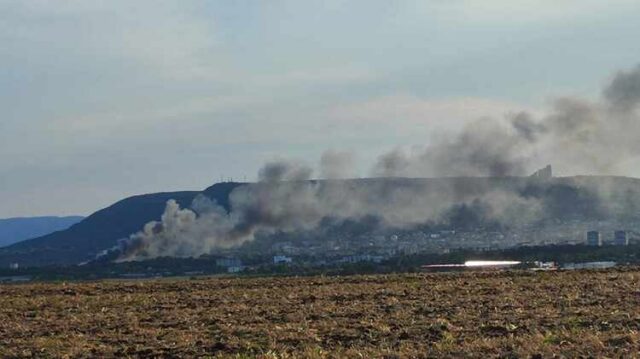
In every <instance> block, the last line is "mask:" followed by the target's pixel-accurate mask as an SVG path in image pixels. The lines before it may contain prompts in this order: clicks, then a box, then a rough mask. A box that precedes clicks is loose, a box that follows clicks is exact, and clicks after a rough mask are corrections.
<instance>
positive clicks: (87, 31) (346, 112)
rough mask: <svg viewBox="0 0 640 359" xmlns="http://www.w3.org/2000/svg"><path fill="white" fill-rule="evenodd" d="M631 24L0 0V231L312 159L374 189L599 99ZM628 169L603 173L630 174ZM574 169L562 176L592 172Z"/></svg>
mask: <svg viewBox="0 0 640 359" xmlns="http://www.w3.org/2000/svg"><path fill="white" fill-rule="evenodd" d="M480 4H481V5H480ZM638 14H640V4H639V3H638V2H637V1H622V0H621V1H610V2H601V1H568V0H567V1H553V2H552V1H519V2H517V4H514V2H509V1H483V2H479V1H478V2H472V1H394V2H389V1H373V0H367V1H339V0H334V1H323V2H317V3H311V2H300V1H270V2H249V1H233V2H231V1H208V2H207V1H136V2H135V3H133V2H128V1H90V2H89V1H80V0H77V1H65V2H63V1H57V2H53V1H28V2H25V1H18V0H16V1H10V0H0V108H1V109H2V113H1V115H0V196H1V198H2V199H3V200H2V201H1V202H0V217H11V216H32V215H46V214H55V215H66V214H89V213H91V212H93V211H94V210H96V209H99V208H101V207H104V206H106V205H108V204H110V203H112V202H114V201H117V200H119V199H121V198H123V197H125V196H128V195H133V194H139V193H148V192H156V191H170V190H186V189H194V190H199V189H203V188H205V187H206V186H208V185H210V184H212V183H213V182H216V181H219V180H220V178H221V177H223V178H225V179H226V178H234V179H237V180H243V179H245V178H246V180H255V179H256V175H257V173H258V168H260V167H261V166H262V164H263V163H264V162H265V161H270V160H273V159H279V158H293V159H297V160H300V161H303V162H307V163H311V164H317V163H318V162H319V160H320V159H321V158H322V159H323V161H320V165H319V166H318V167H321V171H319V172H318V173H324V172H331V171H330V170H331V168H329V169H328V170H327V171H324V169H322V167H323V166H324V164H325V163H326V161H324V159H326V158H331V157H332V156H331V154H334V155H335V154H336V153H338V154H339V153H348V154H349V156H348V157H349V158H351V157H353V158H354V159H356V160H350V161H347V162H346V164H345V163H344V162H340V163H341V168H342V169H341V170H340V171H339V172H340V173H344V170H345V169H347V170H350V171H351V173H350V175H351V176H367V175H370V174H371V172H370V170H371V168H373V167H376V164H377V163H379V158H378V156H379V155H381V154H385V153H395V152H394V150H396V149H398V148H409V147H410V146H412V145H425V144H430V143H432V142H433V141H434V139H435V138H439V137H440V134H442V133H458V132H461V131H463V130H464V129H465V128H468V127H465V126H466V125H467V124H468V123H470V122H473V121H475V120H477V119H479V118H488V117H490V118H504V117H505V116H506V117H508V116H511V115H513V114H515V113H519V112H520V111H526V113H527V114H531V115H533V116H539V117H541V118H544V117H545V116H546V114H547V113H548V112H549V111H550V110H549V108H550V107H552V105H551V102H552V99H554V98H556V97H558V96H563V97H564V96H570V97H572V98H573V97H575V98H581V99H587V100H590V101H596V102H597V101H600V100H599V99H600V98H601V97H602V92H603V89H606V88H608V87H607V86H609V85H608V84H610V83H611V81H612V80H613V79H614V78H615V76H616V74H619V72H620V71H633V69H636V66H637V64H638V63H639V62H640V47H638V46H635V43H636V42H637V39H638V36H639V35H640V22H638V21H637V18H638ZM628 73H630V72H628ZM609 100H610V99H609ZM551 112H553V110H551ZM627 140H628V141H631V140H632V139H629V138H627ZM327 149H331V150H332V151H333V152H329V153H327V152H325V151H326V150H327ZM635 154H636V152H634V151H631V152H630V154H629V156H627V157H626V158H625V161H626V162H624V163H627V164H629V163H632V160H633V159H634V157H633V156H634V155H635ZM543 155H544V154H543ZM333 157H339V158H344V156H333ZM547 159H548V158H545V157H544V156H542V157H541V159H540V161H539V162H540V163H539V164H540V165H545V164H546V163H545V160H547ZM533 163H534V164H536V163H537V162H536V161H533ZM624 163H621V165H620V166H616V167H612V168H607V169H606V173H607V174H616V175H629V176H638V175H640V172H638V170H637V169H636V168H634V167H633V166H630V165H627V166H625V165H624ZM569 165H570V164H567V165H566V166H555V170H556V173H557V174H559V175H563V174H565V175H570V174H577V173H576V171H578V169H582V168H583V167H580V168H572V167H571V166H569ZM528 169H529V168H527V170H528ZM602 172H604V170H601V169H599V168H594V170H593V173H596V174H602ZM410 174H411V173H410Z"/></svg>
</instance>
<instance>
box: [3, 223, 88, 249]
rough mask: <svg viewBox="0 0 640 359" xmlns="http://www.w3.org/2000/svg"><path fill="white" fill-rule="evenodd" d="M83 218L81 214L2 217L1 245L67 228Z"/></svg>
mask: <svg viewBox="0 0 640 359" xmlns="http://www.w3.org/2000/svg"><path fill="white" fill-rule="evenodd" d="M82 219H84V217H80V216H67V217H53V216H47V217H21V218H5V219H0V247H4V246H8V245H11V244H14V243H17V242H20V241H24V240H25V239H30V238H36V237H40V236H44V235H46V234H49V233H53V232H56V231H61V230H65V229H67V228H69V227H70V226H71V225H74V224H76V223H78V222H80V221H81V220H82Z"/></svg>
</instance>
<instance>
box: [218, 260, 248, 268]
mask: <svg viewBox="0 0 640 359" xmlns="http://www.w3.org/2000/svg"><path fill="white" fill-rule="evenodd" d="M216 266H218V267H224V268H232V267H242V261H241V260H240V259H238V258H218V259H216Z"/></svg>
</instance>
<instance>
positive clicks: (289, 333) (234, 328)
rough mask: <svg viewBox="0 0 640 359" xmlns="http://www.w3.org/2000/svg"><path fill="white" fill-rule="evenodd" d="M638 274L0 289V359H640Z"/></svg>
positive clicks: (442, 276)
mask: <svg viewBox="0 0 640 359" xmlns="http://www.w3.org/2000/svg"><path fill="white" fill-rule="evenodd" d="M639 330H640V269H627V270H616V271H606V272H588V271H582V272H558V273H528V272H493V273H487V272H483V273H481V272H468V273H456V274H407V275H389V276H383V275H380V276H354V277H335V278H325V277H309V278H257V279H252V278H212V279H197V280H188V279H182V280H155V281H104V282H95V283H67V284H65V283H49V284H26V285H3V286H0V356H2V357H7V356H9V357H14V356H17V357H60V356H69V357H127V356H130V357H165V356H182V357H194V356H200V357H201V356H210V357H238V358H246V357H255V356H258V357H266V358H281V357H282V358H298V357H312V358H315V357H318V358H319V357H354V358H369V357H388V358H394V357H456V358H457V357H487V356H491V357H495V356H499V357H551V356H553V355H554V354H555V355H559V356H566V357H576V356H579V355H583V356H594V357H603V356H607V357H634V356H638V355H639V353H640V352H639V345H640V333H639Z"/></svg>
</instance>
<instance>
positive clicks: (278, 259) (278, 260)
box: [273, 256, 293, 264]
mask: <svg viewBox="0 0 640 359" xmlns="http://www.w3.org/2000/svg"><path fill="white" fill-rule="evenodd" d="M291 262H293V259H292V258H291V257H287V256H273V264H287V263H291Z"/></svg>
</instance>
